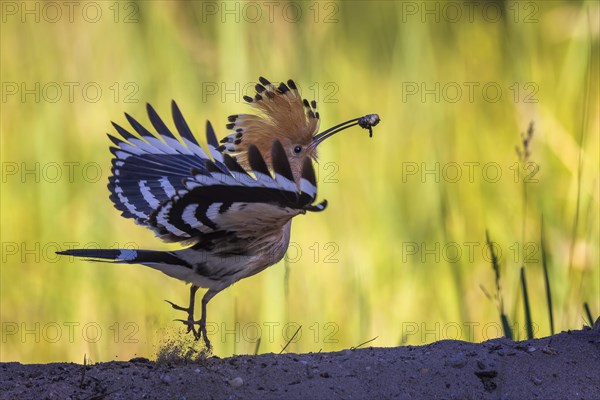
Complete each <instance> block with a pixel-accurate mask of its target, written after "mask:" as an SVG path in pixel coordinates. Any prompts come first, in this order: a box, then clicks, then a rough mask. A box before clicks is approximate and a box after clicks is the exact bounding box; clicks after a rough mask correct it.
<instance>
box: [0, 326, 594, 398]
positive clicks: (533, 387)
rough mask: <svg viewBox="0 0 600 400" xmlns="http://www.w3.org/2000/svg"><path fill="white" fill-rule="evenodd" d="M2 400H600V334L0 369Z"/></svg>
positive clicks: (588, 332) (585, 332)
mask: <svg viewBox="0 0 600 400" xmlns="http://www.w3.org/2000/svg"><path fill="white" fill-rule="evenodd" d="M0 376H1V378H0V398H1V399H37V400H41V399H107V400H108V399H179V400H184V399H200V398H203V399H204V398H210V399H212V398H214V399H222V398H227V399H256V398H260V399H280V398H302V399H313V398H327V399H330V398H340V399H362V398H373V399H384V398H396V399H421V398H423V399H600V329H598V328H594V329H590V328H586V329H583V330H581V331H569V332H563V333H560V334H557V335H554V336H551V337H547V338H542V339H534V340H530V341H523V342H512V341H510V340H506V339H494V340H490V341H487V342H484V343H466V342H461V341H452V340H444V341H440V342H436V343H432V344H430V345H426V346H407V347H396V348H364V349H356V350H344V351H341V352H336V353H314V354H282V355H276V354H264V355H259V356H237V357H231V358H225V359H220V358H217V357H210V358H206V359H202V360H200V361H197V362H193V363H187V364H173V363H169V362H161V363H156V362H153V361H149V360H146V359H133V360H130V361H129V362H108V363H100V364H94V365H88V366H83V365H79V364H72V363H55V364H47V365H40V364H31V365H23V364H19V363H3V364H0Z"/></svg>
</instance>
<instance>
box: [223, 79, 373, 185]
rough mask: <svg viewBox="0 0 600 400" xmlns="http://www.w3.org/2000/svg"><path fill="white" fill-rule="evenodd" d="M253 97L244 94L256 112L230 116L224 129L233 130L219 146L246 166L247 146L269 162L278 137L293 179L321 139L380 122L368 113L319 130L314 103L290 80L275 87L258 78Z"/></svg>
mask: <svg viewBox="0 0 600 400" xmlns="http://www.w3.org/2000/svg"><path fill="white" fill-rule="evenodd" d="M259 82H260V83H258V84H257V85H256V95H255V96H254V97H250V96H244V100H246V101H247V102H248V103H249V104H250V105H251V106H253V107H255V108H257V110H258V114H238V115H231V116H229V123H228V124H227V129H229V130H231V131H232V133H231V134H230V135H228V136H226V137H225V138H223V140H221V142H222V146H221V147H220V149H221V150H222V151H223V152H225V153H227V154H229V155H231V156H234V157H235V158H236V159H237V161H238V162H239V163H240V164H242V165H243V166H245V167H247V166H248V160H247V151H248V146H250V145H255V146H256V147H258V149H259V150H260V152H261V154H262V155H263V157H264V158H265V161H266V162H267V163H268V164H270V162H271V160H270V157H271V156H270V154H271V146H272V145H273V141H274V140H279V141H280V142H281V144H282V145H283V147H284V149H285V150H286V153H287V156H288V159H289V161H290V166H291V167H292V172H293V174H294V177H295V178H296V179H299V177H300V175H301V170H302V165H303V163H304V160H305V159H306V158H307V157H308V158H311V159H316V156H317V146H318V145H319V144H320V143H322V142H323V140H325V139H327V138H328V137H330V136H332V135H334V134H335V133H337V132H340V131H342V130H344V129H346V128H349V127H351V126H354V125H359V126H361V127H362V128H365V129H369V131H371V128H372V127H373V126H375V125H377V124H378V123H379V116H378V115H376V114H369V115H366V116H364V117H361V118H356V119H352V120H350V121H346V122H344V123H342V124H339V125H336V126H334V127H332V128H330V129H327V130H325V131H323V132H321V133H319V132H318V131H319V122H320V116H319V112H318V111H317V103H316V102H315V101H314V100H313V101H311V102H309V101H308V100H306V99H302V97H300V93H299V92H298V88H297V87H296V84H295V83H294V81H292V80H291V79H290V80H288V81H287V84H285V83H283V82H282V83H280V84H279V85H278V86H276V85H274V84H272V83H271V82H269V81H268V80H267V79H265V78H263V77H261V78H259Z"/></svg>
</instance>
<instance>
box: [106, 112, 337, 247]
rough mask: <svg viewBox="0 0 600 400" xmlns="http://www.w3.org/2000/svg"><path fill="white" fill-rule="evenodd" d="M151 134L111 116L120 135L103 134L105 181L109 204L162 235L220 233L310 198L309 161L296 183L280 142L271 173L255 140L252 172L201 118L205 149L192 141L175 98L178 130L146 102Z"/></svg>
mask: <svg viewBox="0 0 600 400" xmlns="http://www.w3.org/2000/svg"><path fill="white" fill-rule="evenodd" d="M147 109H148V115H149V119H150V122H151V124H152V126H153V127H154V129H155V130H156V132H157V133H158V134H157V135H154V134H152V133H151V132H150V131H148V130H147V129H146V128H144V127H143V126H142V125H141V124H140V123H139V122H138V121H136V120H135V119H134V118H133V117H131V116H129V115H128V114H125V116H126V118H127V120H128V121H129V123H130V124H131V127H132V128H133V129H134V130H135V132H137V134H138V135H139V137H138V136H135V135H133V134H132V133H131V132H129V131H127V130H126V129H124V128H122V127H121V126H119V125H117V124H115V123H113V125H114V127H115V129H116V130H117V132H118V133H119V135H120V137H117V136H112V135H108V136H109V138H110V139H111V141H112V142H113V143H114V144H115V146H113V147H111V152H112V153H113V154H114V158H113V160H112V165H113V167H112V173H113V175H112V176H111V177H110V178H109V184H108V188H109V190H110V192H111V195H110V198H111V200H112V201H113V203H114V204H115V207H116V208H117V209H118V210H120V211H121V212H122V215H123V216H124V217H126V218H133V219H134V220H135V221H136V223H138V224H140V225H143V226H146V227H148V228H149V229H152V230H153V231H154V232H155V233H156V234H157V235H158V236H160V237H161V238H162V239H164V240H168V241H191V242H201V241H202V239H203V238H211V237H215V236H219V235H221V234H223V233H226V234H228V235H230V234H232V233H233V234H236V235H237V234H240V235H243V233H242V231H243V229H246V228H250V229H252V227H253V226H254V228H253V229H254V231H256V229H258V228H260V227H262V226H264V225H265V224H276V225H277V224H280V223H282V221H288V220H289V219H290V218H292V217H293V216H294V215H297V214H299V213H303V212H305V211H317V210H320V209H322V208H324V206H325V204H326V203H325V202H323V203H321V204H319V205H312V203H313V202H314V200H315V196H316V180H315V179H314V171H313V169H312V164H311V163H310V161H308V162H307V163H306V164H305V165H304V170H303V179H302V180H301V183H300V185H299V187H297V185H296V184H295V182H294V180H293V177H292V174H291V169H290V165H289V161H288V159H287V156H286V155H285V152H284V150H283V147H282V146H281V144H279V143H278V142H276V144H275V145H274V146H273V150H272V156H273V157H277V160H276V159H275V158H273V169H274V172H275V177H272V176H271V173H270V171H269V169H268V168H267V166H266V164H265V162H264V159H263V157H262V156H261V154H260V152H259V151H258V150H257V149H256V148H253V149H252V150H251V151H250V152H251V153H252V157H251V158H252V164H251V169H252V171H251V173H252V175H253V176H252V175H250V174H249V173H248V172H247V171H246V170H245V169H244V168H242V167H241V166H240V165H239V164H238V163H237V161H235V160H234V159H233V158H232V157H230V156H227V155H224V154H222V153H221V151H219V149H218V148H219V143H218V141H217V138H216V136H215V133H214V130H213V128H212V126H211V124H210V122H207V125H206V136H207V142H208V149H209V153H210V155H211V157H209V156H208V155H207V154H206V153H205V152H204V150H203V149H202V147H200V145H199V144H198V142H197V141H196V139H195V137H194V135H193V134H192V132H191V130H190V128H189V126H188V125H187V123H186V121H185V119H184V118H183V116H182V114H181V111H180V110H179V108H178V107H177V104H176V103H175V102H173V103H172V113H173V120H174V122H175V127H176V128H177V132H178V133H179V136H180V139H179V138H177V137H176V136H175V135H174V134H173V133H172V132H171V131H170V130H169V128H168V127H167V126H166V125H165V123H164V122H163V121H162V120H161V118H160V117H159V116H158V114H157V113H156V111H155V110H154V109H153V108H152V107H151V106H150V105H148V106H147Z"/></svg>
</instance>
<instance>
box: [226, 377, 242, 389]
mask: <svg viewBox="0 0 600 400" xmlns="http://www.w3.org/2000/svg"><path fill="white" fill-rule="evenodd" d="M228 383H229V384H230V385H231V386H232V387H234V388H238V387H240V386H242V385H243V384H244V380H243V379H242V378H240V377H239V376H238V377H236V378H233V379H231V380H229V382H228Z"/></svg>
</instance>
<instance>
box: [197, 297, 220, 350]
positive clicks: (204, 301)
mask: <svg viewBox="0 0 600 400" xmlns="http://www.w3.org/2000/svg"><path fill="white" fill-rule="evenodd" d="M217 293H219V290H213V289H208V291H207V292H206V293H205V294H204V296H203V297H202V316H201V317H200V321H199V323H200V332H199V335H198V336H196V340H198V339H200V337H199V336H200V335H202V338H203V339H204V344H206V348H207V349H209V350H210V349H212V345H211V344H210V340H208V334H207V332H206V305H207V304H208V302H209V301H210V299H212V298H213V297H214V295H215V294H217Z"/></svg>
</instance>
